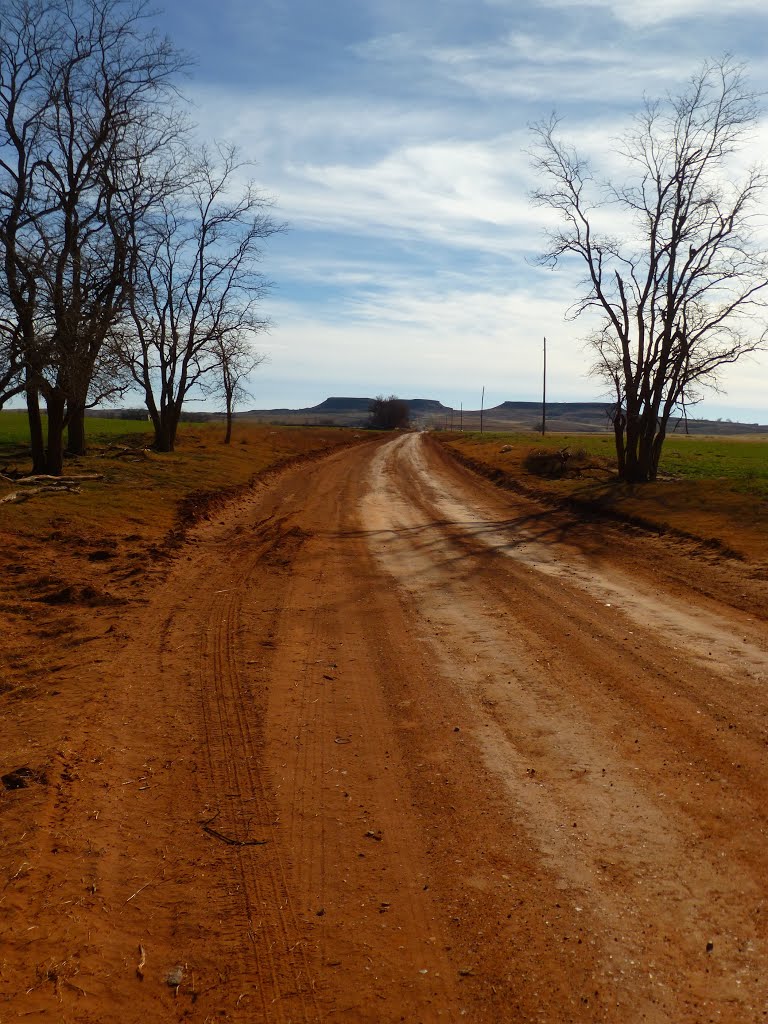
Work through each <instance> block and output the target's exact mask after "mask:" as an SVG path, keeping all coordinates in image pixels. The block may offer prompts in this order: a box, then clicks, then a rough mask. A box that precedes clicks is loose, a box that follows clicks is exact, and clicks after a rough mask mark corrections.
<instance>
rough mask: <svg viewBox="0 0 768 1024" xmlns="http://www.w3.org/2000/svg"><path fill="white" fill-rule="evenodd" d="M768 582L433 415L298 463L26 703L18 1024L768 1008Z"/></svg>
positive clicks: (1, 932) (725, 1018) (205, 532)
mask: <svg viewBox="0 0 768 1024" xmlns="http://www.w3.org/2000/svg"><path fill="white" fill-rule="evenodd" d="M767 605H768V587H767V586H766V573H765V568H764V567H759V566H754V565H748V564H742V563H738V562H735V561H734V562H727V563H726V562H724V561H723V560H722V559H718V557H717V556H716V555H715V554H713V553H707V552H706V551H703V550H697V549H696V547H695V546H694V545H685V546H683V545H681V544H680V543H677V544H676V545H675V544H672V543H671V542H669V541H666V540H664V539H663V538H657V537H652V536H649V535H646V534H642V533H640V532H638V531H636V530H627V529H621V528H619V527H613V526H611V527H608V526H606V525H605V524H601V523H597V522H595V523H588V522H580V521H578V520H577V519H575V518H573V517H570V516H569V515H567V514H565V513H562V512H556V511H552V510H546V509H543V508H541V507H539V506H537V505H536V504H535V503H534V502H532V501H531V500H529V499H525V498H522V497H520V496H517V495H511V494H508V493H504V492H500V491H498V490H496V489H495V488H494V487H492V486H491V485H490V484H488V483H486V482H485V481H481V480H479V479H478V478H476V477H475V476H473V475H472V474H471V473H470V472H468V471H467V470H465V469H463V468H461V467H459V466H458V465H456V464H455V463H454V462H452V461H451V460H450V458H449V456H448V455H446V454H445V453H444V451H443V450H442V449H441V448H440V447H439V446H438V445H436V444H435V443H434V442H433V441H431V440H430V439H429V438H428V437H426V436H424V435H417V434H405V435H402V436H399V437H397V438H395V439H394V440H386V441H379V442H373V443H370V444H364V445H361V446H359V447H357V448H352V449H347V450H344V451H340V452H337V453H335V454H333V455H331V456H330V457H328V458H326V459H324V460H322V461H319V462H316V463H313V464H309V465H305V466H302V467H299V468H294V469H292V470H288V471H286V472H284V473H283V474H281V475H280V476H279V477H278V478H277V479H275V480H274V481H272V482H271V483H269V484H266V485H261V486H260V487H258V488H257V489H255V490H254V492H253V493H252V494H250V495H249V496H248V497H246V498H244V499H242V500H239V501H238V502H237V503H235V504H232V505H231V506H229V507H228V508H227V509H226V510H224V511H222V512H219V513H218V514H217V516H216V521H215V522H211V523H206V524H204V525H203V526H201V527H199V528H198V529H196V531H195V532H194V533H193V534H192V535H191V537H190V539H189V540H188V541H187V543H186V544H184V545H183V546H182V548H181V549H180V550H179V551H178V553H177V554H176V555H175V556H174V558H173V560H172V563H171V565H170V567H169V568H168V569H167V570H166V571H164V572H163V574H162V576H160V577H158V579H157V580H155V581H154V582H153V583H152V584H151V586H150V585H147V587H146V589H145V593H144V600H143V602H142V603H138V602H134V603H133V605H132V606H130V607H129V609H128V611H126V610H125V608H105V609H103V610H99V612H98V615H97V616H96V617H94V613H93V612H91V613H90V615H91V618H90V631H89V629H88V623H89V620H88V619H87V618H83V619H82V622H81V623H80V624H79V626H78V628H79V629H82V630H83V634H82V638H83V643H82V645H81V646H79V647H77V648H75V650H74V651H73V652H72V653H70V654H69V655H68V656H67V657H66V658H65V659H64V661H63V663H62V665H61V666H59V671H58V672H57V674H56V676H55V686H56V689H55V690H54V689H51V690H50V699H46V700H43V699H42V698H40V699H37V700H34V701H31V700H30V701H17V702H15V703H14V705H13V706H12V707H11V706H9V707H8V708H6V709H5V712H4V718H3V722H2V726H1V727H0V728H1V729H2V737H3V747H4V749H3V750H2V754H1V757H2V760H0V767H1V768H2V771H3V772H7V771H8V770H9V769H10V768H13V767H15V766H17V765H26V766H31V768H32V770H33V771H34V772H35V773H36V776H35V777H33V778H32V779H31V780H29V785H28V786H26V787H25V788H19V789H12V790H7V791H6V790H0V828H1V829H2V836H3V848H2V850H1V851H0V944H1V945H0V1024H6V1022H10V1021H17V1020H22V1019H23V1020H36V1019H42V1020H51V1021H61V1022H66V1024H68V1022H73V1024H75V1022H76V1024H112V1022H121V1024H131V1022H143V1024H148V1022H155V1021H157V1022H161V1021H162V1022H167V1021H176V1020H178V1021H199V1022H200V1024H203V1022H206V1021H210V1022H213V1021H235V1022H242V1024H246V1022H268V1024H272V1022H275V1024H288V1022H305V1024H307V1022H315V1021H317V1022H320V1021H323V1022H325V1021H328V1022H331V1021H350V1022H364V1021H367V1022H394V1021H407V1022H432V1021H459V1020H462V1019H466V1020H468V1021H472V1022H474V1021H477V1022H485V1021H488V1022H491V1021H492V1022H500V1021H501V1022H507V1021H509V1022H512V1021H514V1022H547V1024H565V1022H569V1021H573V1022H587V1021H610V1022H615V1024H627V1022H639V1021H647V1022H654V1024H656V1022H669V1024H703V1022H708V1021H718V1022H721V1021H722V1022H732V1024H748V1022H757V1021H765V1020H768V903H766V898H765V893H766V878H768V842H767V841H766V825H767V824H768V758H767V757H766V742H768V714H767V711H768V699H767V698H766V685H768V629H767V628H766V607H767ZM73 628H74V626H73ZM105 631H106V632H105ZM51 685H53V684H51Z"/></svg>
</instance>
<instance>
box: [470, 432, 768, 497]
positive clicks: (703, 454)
mask: <svg viewBox="0 0 768 1024" xmlns="http://www.w3.org/2000/svg"><path fill="white" fill-rule="evenodd" d="M451 438H452V440H453V441H455V443H456V444H457V445H460V446H461V447H462V448H465V449H466V450H467V451H470V450H472V449H473V448H474V447H478V448H481V449H483V450H484V451H485V450H486V447H487V446H488V445H494V446H495V447H496V448H500V447H502V446H503V445H505V444H511V445H512V446H513V448H517V449H518V450H521V449H522V450H524V451H525V452H528V451H531V450H534V449H547V450H549V449H551V450H553V451H554V450H557V449H561V448H565V447H569V448H570V449H571V450H572V451H578V450H579V449H581V450H584V451H586V452H588V453H589V455H591V456H594V457H595V458H596V459H598V460H600V461H601V462H604V463H605V466H606V468H609V467H612V468H614V469H615V467H616V453H615V449H614V442H613V436H612V435H609V434H549V435H547V436H546V437H544V438H541V437H537V436H536V435H534V434H531V433H530V432H526V433H519V434H508V433H490V434H489V433H487V432H486V433H484V434H480V433H471V434H458V435H457V434H453V435H451ZM659 471H660V474H661V476H662V477H667V476H672V477H680V478H684V479H690V480H723V481H727V482H728V483H729V484H737V485H743V486H745V487H747V488H748V489H754V490H756V491H758V492H762V493H766V494H768V438H767V437H761V436H756V437H754V438H753V437H751V436H750V437H745V438H730V437H729V438H719V437H713V438H711V437H694V436H688V437H686V436H684V435H672V436H671V437H669V438H667V440H666V441H665V443H664V448H663V451H662V458H661V464H660V466H659Z"/></svg>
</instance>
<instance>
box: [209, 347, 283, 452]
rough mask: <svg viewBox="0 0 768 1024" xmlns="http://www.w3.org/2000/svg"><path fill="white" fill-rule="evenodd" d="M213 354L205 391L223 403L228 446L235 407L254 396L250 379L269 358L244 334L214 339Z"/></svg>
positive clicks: (225, 438) (225, 435) (225, 436)
mask: <svg viewBox="0 0 768 1024" xmlns="http://www.w3.org/2000/svg"><path fill="white" fill-rule="evenodd" d="M211 355H212V356H213V357H214V359H215V369H214V370H213V371H212V373H211V375H210V377H209V378H208V379H207V380H206V381H204V382H203V390H204V392H205V394H207V395H211V396H214V397H217V398H221V399H223V400H224V410H225V415H226V424H227V426H226V431H225V433H224V444H229V443H230V442H231V440H232V415H233V413H234V410H235V407H236V406H237V405H240V404H241V403H242V402H244V401H245V400H246V398H248V397H249V396H250V395H251V391H250V389H249V387H248V381H249V377H250V375H251V374H252V373H254V372H255V371H256V370H257V369H258V367H259V366H261V364H262V363H264V362H266V360H267V356H266V354H265V353H264V352H257V351H256V350H255V349H254V348H253V342H252V339H251V337H249V336H248V335H247V334H245V333H244V332H243V333H237V332H232V333H230V334H225V335H224V336H223V337H221V338H219V337H217V338H214V339H213V340H212V342H211Z"/></svg>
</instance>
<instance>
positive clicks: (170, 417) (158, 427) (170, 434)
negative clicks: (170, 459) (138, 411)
mask: <svg viewBox="0 0 768 1024" xmlns="http://www.w3.org/2000/svg"><path fill="white" fill-rule="evenodd" d="M153 424H154V428H155V442H154V444H153V445H152V447H153V448H154V449H155V451H156V452H172V451H174V450H175V448H176V430H177V428H178V425H179V413H178V412H177V411H176V410H175V409H174V407H173V406H170V407H169V408H167V409H161V410H160V414H159V416H158V417H157V419H156V420H154V419H153Z"/></svg>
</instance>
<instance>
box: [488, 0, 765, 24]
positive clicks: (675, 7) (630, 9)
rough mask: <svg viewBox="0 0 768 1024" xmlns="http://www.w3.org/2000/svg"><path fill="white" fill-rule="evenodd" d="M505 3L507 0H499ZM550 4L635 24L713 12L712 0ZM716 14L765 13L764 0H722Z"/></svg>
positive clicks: (555, 0) (554, 0) (553, 0)
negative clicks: (605, 14) (603, 13)
mask: <svg viewBox="0 0 768 1024" xmlns="http://www.w3.org/2000/svg"><path fill="white" fill-rule="evenodd" d="M500 5H501V6H504V5H505V0H500ZM547 5H548V6H550V7H555V8H558V7H560V8H569V9H574V8H576V9H587V10H588V9H589V8H595V9H598V10H600V9H603V10H607V11H610V13H611V14H612V15H613V16H614V18H616V19H617V20H618V21H621V22H624V23H625V24H627V25H629V26H630V27H633V28H645V27H648V26H653V25H659V24H661V23H664V22H669V21H677V20H681V19H692V18H707V17H711V16H712V14H713V13H715V12H713V9H712V3H711V0H587V2H585V0H547ZM716 13H717V15H719V16H723V15H727V14H740V13H747V14H748V13H754V14H765V4H764V3H763V0H719V2H718V5H717V12H716Z"/></svg>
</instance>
